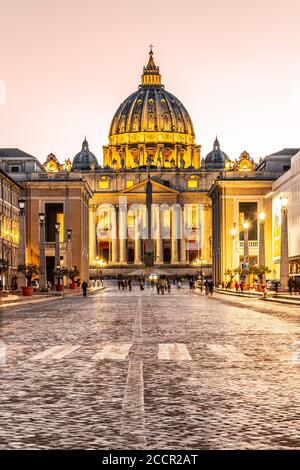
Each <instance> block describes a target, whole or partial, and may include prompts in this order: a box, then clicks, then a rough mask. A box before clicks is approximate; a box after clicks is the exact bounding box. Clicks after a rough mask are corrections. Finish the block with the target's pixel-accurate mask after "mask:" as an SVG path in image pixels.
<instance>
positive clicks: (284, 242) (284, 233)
mask: <svg viewBox="0 0 300 470" xmlns="http://www.w3.org/2000/svg"><path fill="white" fill-rule="evenodd" d="M280 205H281V232H280V290H281V291H287V289H288V282H289V244H288V219H287V205H288V199H287V198H286V197H282V198H280Z"/></svg>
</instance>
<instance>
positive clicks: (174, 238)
mask: <svg viewBox="0 0 300 470" xmlns="http://www.w3.org/2000/svg"><path fill="white" fill-rule="evenodd" d="M179 210H180V207H179ZM171 214H172V227H171V228H172V233H171V263H172V264H177V263H178V227H179V225H178V224H180V220H179V218H178V217H179V214H178V208H177V207H173V208H172V210H171Z"/></svg>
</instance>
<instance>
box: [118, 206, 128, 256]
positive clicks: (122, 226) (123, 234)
mask: <svg viewBox="0 0 300 470" xmlns="http://www.w3.org/2000/svg"><path fill="white" fill-rule="evenodd" d="M120 199H121V198H120ZM119 244H120V264H127V254H126V246H127V204H126V203H122V201H120V206H119Z"/></svg>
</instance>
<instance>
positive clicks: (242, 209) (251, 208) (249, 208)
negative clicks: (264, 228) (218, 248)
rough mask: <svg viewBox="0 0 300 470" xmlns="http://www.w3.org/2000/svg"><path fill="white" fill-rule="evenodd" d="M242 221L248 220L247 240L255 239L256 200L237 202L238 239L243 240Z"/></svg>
mask: <svg viewBox="0 0 300 470" xmlns="http://www.w3.org/2000/svg"><path fill="white" fill-rule="evenodd" d="M244 222H248V224H249V229H248V238H249V240H257V202H240V203H239V231H240V240H244V227H243V224H244Z"/></svg>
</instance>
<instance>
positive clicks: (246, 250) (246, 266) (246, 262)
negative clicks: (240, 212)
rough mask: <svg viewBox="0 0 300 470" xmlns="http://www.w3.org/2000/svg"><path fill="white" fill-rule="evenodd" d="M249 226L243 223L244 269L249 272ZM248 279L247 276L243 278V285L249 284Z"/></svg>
mask: <svg viewBox="0 0 300 470" xmlns="http://www.w3.org/2000/svg"><path fill="white" fill-rule="evenodd" d="M248 228H249V224H248V223H247V222H245V223H244V269H245V270H248V272H249V267H250V266H249V232H248ZM249 281H250V278H249V274H247V275H246V276H245V283H246V284H249Z"/></svg>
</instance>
